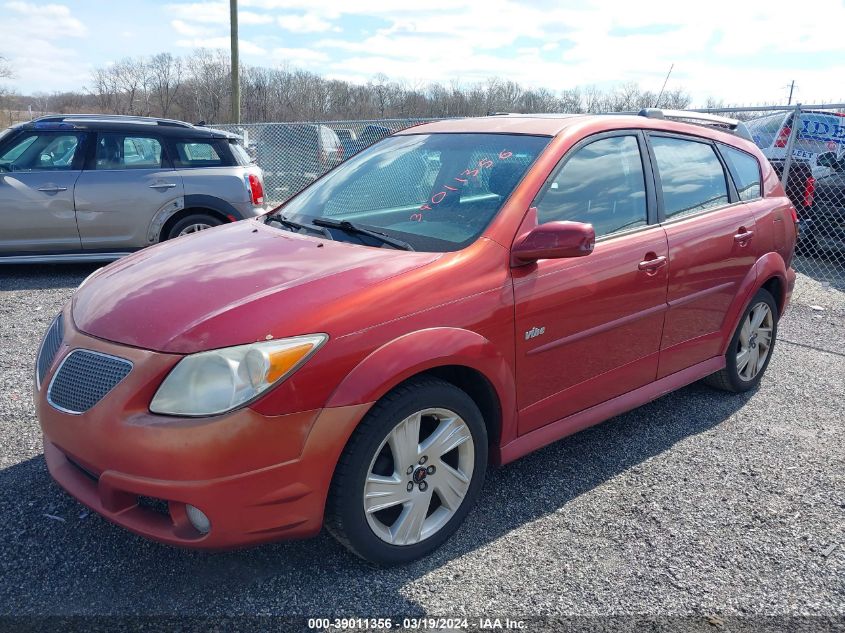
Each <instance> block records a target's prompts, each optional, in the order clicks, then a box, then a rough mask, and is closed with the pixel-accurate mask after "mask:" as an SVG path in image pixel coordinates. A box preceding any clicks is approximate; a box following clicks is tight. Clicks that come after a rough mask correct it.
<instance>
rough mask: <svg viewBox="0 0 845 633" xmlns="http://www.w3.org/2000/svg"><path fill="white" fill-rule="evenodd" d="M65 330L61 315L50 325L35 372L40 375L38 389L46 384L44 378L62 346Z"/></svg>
mask: <svg viewBox="0 0 845 633" xmlns="http://www.w3.org/2000/svg"><path fill="white" fill-rule="evenodd" d="M63 334H64V328H63V327H62V315H61V314H59V316H57V317H56V318H55V319H54V320H53V323H51V324H50V329H49V330H47V335H46V336H45V337H44V342H43V343H42V344H41V349H40V350H39V351H38V359H37V360H36V362H35V371H36V372H37V373H38V388H39V389H40V388H41V383H42V382H44V376H46V375H47V370H48V369H49V368H50V365H52V364H53V359H55V358H56V352H58V351H59V346H60V345H61V344H62V336H63Z"/></svg>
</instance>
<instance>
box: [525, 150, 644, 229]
mask: <svg viewBox="0 0 845 633" xmlns="http://www.w3.org/2000/svg"><path fill="white" fill-rule="evenodd" d="M535 206H536V207H537V216H538V220H539V222H540V223H541V224H543V223H545V222H553V221H559V220H571V221H575V222H586V223H589V224H592V225H593V228H594V229H595V231H596V236H597V237H598V236H602V235H608V234H610V233H615V232H617V231H624V230H627V229H631V228H635V227H638V226H644V225H645V224H646V223H647V221H648V218H647V214H646V193H645V177H644V175H643V164H642V159H641V157H640V148H639V144H638V143H637V138H636V137H635V136H613V137H610V138H605V139H601V140H598V141H594V142H592V143H590V144H589V145H585V146H584V147H582V148H581V149H578V150H577V151H576V152H575V154H573V155H572V157H571V158H569V159H568V160H567V161H566V162H565V163H564V164H563V166H562V167H561V168H560V169H559V171H558V172H557V173H556V174H555V175H554V176H553V177H552V178H551V179H550V181H549V182H548V183H547V184H546V185H545V187H544V190H543V191H542V192H541V193H540V196H539V197H538V199H537V201H536V202H535Z"/></svg>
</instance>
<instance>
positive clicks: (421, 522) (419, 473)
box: [326, 378, 487, 565]
mask: <svg viewBox="0 0 845 633" xmlns="http://www.w3.org/2000/svg"><path fill="white" fill-rule="evenodd" d="M486 466H487V430H486V427H485V425H484V420H483V419H482V416H481V412H480V411H479V409H478V407H477V406H476V404H475V402H473V400H472V399H471V398H470V397H469V396H468V395H467V394H466V393H465V392H463V391H461V390H460V389H458V388H457V387H455V386H454V385H452V384H450V383H448V382H445V381H442V380H439V379H436V378H419V379H415V380H413V381H411V382H408V383H406V384H405V385H402V386H400V387H398V388H396V389H394V390H393V391H391V392H390V393H389V394H387V395H386V396H385V397H384V398H382V399H381V400H380V401H379V402H378V403H376V405H374V406H373V408H372V409H371V410H370V412H369V413H368V414H367V416H366V417H365V418H364V420H363V422H361V424H360V426H359V427H358V429H356V431H355V433H354V434H353V436H352V438H351V439H350V441H349V444H348V445H347V447H346V449H345V450H344V452H343V455H342V456H341V458H340V461H339V462H338V466H337V469H336V471H335V474H334V478H333V480H332V485H331V489H330V492H329V499H328V503H327V508H326V527H327V528H328V530H329V532H331V534H332V535H333V536H334V537H335V538H337V540H338V541H340V542H341V543H342V544H343V545H345V546H346V547H347V548H348V549H350V550H351V551H352V552H354V553H355V554H357V555H358V556H360V557H361V558H363V559H365V560H368V561H370V562H373V563H377V564H381V565H396V564H402V563H407V562H410V561H412V560H415V559H417V558H420V557H422V556H426V555H427V554H429V553H431V552H432V551H434V550H435V549H437V548H438V547H439V546H440V545H441V544H442V543H443V542H444V541H446V539H448V538H449V537H450V536H451V535H452V534H453V533H454V532H455V531H456V530H457V529H458V527H459V526H460V525H461V523H462V522H463V521H464V519H465V518H466V515H467V513H468V512H469V511H470V509H471V508H472V507H473V506H474V505H475V502H476V500H477V499H478V496H479V494H480V492H481V486H482V484H483V483H484V473H485V469H486Z"/></svg>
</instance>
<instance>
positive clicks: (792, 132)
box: [780, 103, 801, 190]
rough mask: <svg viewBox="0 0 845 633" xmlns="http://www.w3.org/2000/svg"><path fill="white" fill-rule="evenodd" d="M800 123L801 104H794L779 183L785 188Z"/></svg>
mask: <svg viewBox="0 0 845 633" xmlns="http://www.w3.org/2000/svg"><path fill="white" fill-rule="evenodd" d="M800 124H801V104H800V103H796V104H795V110H793V114H792V127H790V129H789V140H787V141H786V158H785V159H784V161H783V174H782V175H781V177H780V184H781V185H783V188H784V190H786V183H787V182H789V169H790V168H791V167H792V150H793V149H794V148H795V139H797V138H798V128H799V125H800Z"/></svg>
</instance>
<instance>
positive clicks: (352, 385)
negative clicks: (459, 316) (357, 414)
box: [326, 327, 516, 432]
mask: <svg viewBox="0 0 845 633" xmlns="http://www.w3.org/2000/svg"><path fill="white" fill-rule="evenodd" d="M447 365H460V366H464V367H469V368H471V369H474V370H476V371H478V372H480V373H481V374H483V375H484V376H485V377H486V378H487V380H488V381H490V384H491V385H492V386H493V389H494V390H495V391H496V395H497V396H498V398H499V404H500V406H501V411H502V418H503V419H502V430H503V432H504V430H505V429H507V428H509V427H510V426H511V425H510V424H509V423H510V422H512V420H513V417H514V415H515V413H514V412H515V411H516V388H515V382H514V377H513V371H512V370H511V367H510V365H509V364H508V362H507V360H506V359H505V357H504V356H503V355H502V354H501V352H500V351H499V350H498V349H497V348H496V346H495V345H493V343H491V342H490V341H489V340H488V339H487V338H485V337H484V336H482V335H481V334H478V333H477V332H472V331H470V330H464V329H460V328H449V327H438V328H428V329H424V330H418V331H416V332H411V333H409V334H405V335H403V336H400V337H399V338H396V339H393V340H392V341H390V342H388V343H385V344H384V345H382V346H381V347H379V348H378V349H376V350H375V351H374V352H372V353H371V354H370V355H369V356H367V357H366V358H365V359H364V360H363V361H361V362H360V363H359V364H358V365H357V366H356V367H355V368H354V369H353V370H352V371H351V372H350V373H349V374H348V375H347V376H346V378H344V379H343V381H342V382H341V383H340V385H338V387H337V389H335V390H334V392H333V393H332V395H331V396H330V397H329V400H328V402H327V403H326V406H327V407H343V406H348V405H353V404H362V403H369V402H375V401H376V400H378V399H379V398H381V397H382V396H383V395H385V394H386V393H387V392H388V391H390V390H391V389H393V388H394V387H395V386H396V385H398V384H399V383H401V382H402V381H404V380H407V379H408V378H410V377H411V376H414V375H416V374H419V373H422V372H425V371H427V370H430V369H434V368H436V367H444V366H447Z"/></svg>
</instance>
